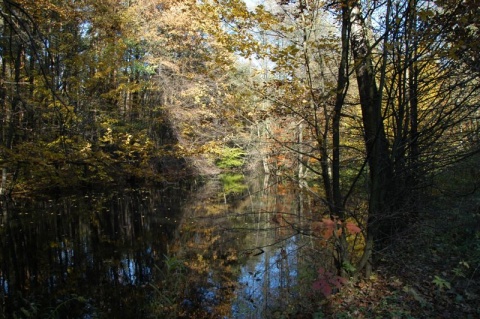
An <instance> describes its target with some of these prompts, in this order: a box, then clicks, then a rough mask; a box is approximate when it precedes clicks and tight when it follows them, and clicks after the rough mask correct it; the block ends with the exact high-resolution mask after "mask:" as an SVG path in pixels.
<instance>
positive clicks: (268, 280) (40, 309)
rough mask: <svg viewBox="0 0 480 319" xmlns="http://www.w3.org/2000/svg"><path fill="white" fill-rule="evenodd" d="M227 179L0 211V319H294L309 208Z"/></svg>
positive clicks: (309, 243)
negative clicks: (180, 318) (287, 316)
mask: <svg viewBox="0 0 480 319" xmlns="http://www.w3.org/2000/svg"><path fill="white" fill-rule="evenodd" d="M228 180H231V179H228V178H224V179H223V180H222V179H221V178H220V179H219V178H217V179H212V180H208V181H206V182H204V183H202V184H201V185H193V186H189V187H185V186H181V185H173V184H172V185H167V186H164V187H161V188H141V189H122V190H118V189H109V190H105V191H104V192H100V193H98V192H97V193H86V194H82V195H78V194H77V195H70V196H59V197H54V196H52V197H49V198H46V199H42V200H26V199H25V200H16V201H3V202H2V203H1V204H2V211H1V215H0V302H1V304H0V307H1V312H0V318H44V317H46V318H166V317H172V318H176V317H185V318H207V317H211V318H275V317H278V318H280V317H285V316H286V315H293V314H295V313H302V312H305V311H306V310H307V309H306V308H308V302H306V300H307V299H308V298H312V297H314V296H312V295H311V291H309V290H310V288H311V281H312V280H313V279H312V278H313V277H312V273H315V268H316V267H319V265H318V260H319V259H320V260H322V258H318V257H319V256H320V257H321V254H322V251H320V250H317V248H316V247H318V245H317V244H316V243H315V242H314V241H313V239H312V237H310V236H305V235H303V232H302V231H300V229H306V227H304V226H305V224H308V223H310V222H311V220H312V219H311V213H312V207H313V206H315V205H316V204H315V203H314V201H313V199H311V198H308V197H307V195H305V194H304V193H302V192H300V191H298V190H296V188H294V187H291V185H289V183H287V182H284V181H282V180H280V179H275V180H272V179H270V180H268V179H263V178H253V179H251V180H250V181H248V182H246V181H245V182H244V183H242V180H241V179H237V181H236V183H234V184H232V183H229V182H228ZM312 255H315V256H316V258H315V261H313V260H311V259H310V258H311V257H310V256H312ZM324 260H325V263H327V260H328V255H326V257H325V259H324ZM317 269H318V268H317Z"/></svg>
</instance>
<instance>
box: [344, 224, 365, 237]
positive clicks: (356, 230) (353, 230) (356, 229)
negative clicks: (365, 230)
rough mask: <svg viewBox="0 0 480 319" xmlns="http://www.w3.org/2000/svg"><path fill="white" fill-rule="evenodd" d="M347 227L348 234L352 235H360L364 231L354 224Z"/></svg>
mask: <svg viewBox="0 0 480 319" xmlns="http://www.w3.org/2000/svg"><path fill="white" fill-rule="evenodd" d="M345 227H346V228H347V230H348V232H349V233H350V234H352V235H354V234H358V233H360V232H361V231H362V230H361V229H360V227H358V226H357V225H355V224H354V223H350V222H349V223H347V224H346V225H345Z"/></svg>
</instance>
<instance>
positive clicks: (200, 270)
mask: <svg viewBox="0 0 480 319" xmlns="http://www.w3.org/2000/svg"><path fill="white" fill-rule="evenodd" d="M222 190H223V191H224V190H225V188H224V187H222V185H221V181H217V183H215V181H210V183H208V184H206V185H205V186H204V187H203V188H202V189H200V190H199V191H198V192H197V193H196V194H195V196H194V197H192V198H191V199H190V200H189V202H188V203H187V204H186V206H185V208H186V210H185V214H184V219H183V220H182V224H181V225H180V231H181V234H182V235H181V237H182V239H181V240H180V241H178V242H179V243H183V244H182V245H181V246H177V247H176V251H175V252H176V254H177V255H178V256H179V257H180V258H182V259H184V260H186V261H187V263H188V266H189V267H190V269H193V270H196V276H192V278H195V280H194V279H191V281H192V282H194V283H193V284H192V286H194V287H195V288H194V289H192V292H191V295H190V296H189V297H188V298H189V299H188V302H189V304H191V303H193V304H196V305H197V306H199V307H200V308H203V310H204V312H201V311H198V309H197V311H196V312H190V313H189V315H190V316H191V317H193V316H195V317H210V316H216V317H223V318H273V317H287V316H293V315H295V314H296V313H297V312H301V311H303V309H301V308H302V302H301V301H300V300H301V298H305V295H306V294H307V292H302V291H300V290H299V287H300V285H299V281H300V280H302V279H301V277H302V276H304V275H305V274H306V273H307V272H309V271H313V272H314V271H315V270H314V268H315V267H309V265H308V263H307V264H305V262H304V259H305V255H308V254H305V253H306V251H307V250H309V249H310V248H311V247H312V239H311V238H310V237H306V236H304V235H302V232H301V231H300V229H302V228H303V226H304V225H305V224H306V223H309V222H310V221H311V220H310V218H311V212H312V209H311V207H310V206H311V205H313V204H312V201H311V199H309V198H307V197H305V194H302V193H301V192H300V191H298V189H296V188H295V187H294V185H292V184H290V183H288V182H286V181H282V180H281V179H275V180H271V181H268V180H267V181H265V182H263V181H262V180H259V179H257V180H253V181H250V183H249V184H248V188H247V190H246V191H244V192H243V193H242V194H237V196H236V197H235V196H225V194H224V196H222V195H221V194H222ZM230 195H232V194H230ZM205 203H208V204H205ZM192 225H194V227H193V226H192ZM205 260H208V263H205V262H204V261H205ZM202 262H203V264H202ZM312 266H313V264H312ZM307 286H308V287H310V286H311V285H310V283H307ZM199 287H200V288H199ZM305 300H306V299H305Z"/></svg>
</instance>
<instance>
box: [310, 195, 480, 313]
mask: <svg viewBox="0 0 480 319" xmlns="http://www.w3.org/2000/svg"><path fill="white" fill-rule="evenodd" d="M456 190H458V191H457V192H456V193H455V194H454V195H455V196H449V194H450V195H453V193H452V192H450V193H449V194H447V193H445V192H444V193H442V196H437V197H436V198H435V200H432V201H430V203H429V208H430V209H429V211H430V213H425V214H424V215H422V216H421V218H419V219H418V220H417V221H416V222H415V223H414V224H412V226H411V227H410V228H409V229H408V231H406V232H405V233H403V234H401V235H400V236H399V239H398V240H396V241H394V243H393V244H392V246H391V247H390V249H389V253H388V254H385V255H384V256H382V258H380V260H379V262H378V264H377V268H376V271H375V273H374V275H373V276H372V277H371V278H370V279H369V280H362V281H357V282H355V283H350V284H349V285H347V286H345V287H344V288H343V289H342V290H341V291H340V292H339V293H337V294H335V295H332V296H330V297H329V299H328V301H327V302H326V303H325V304H324V306H323V308H322V313H318V315H317V318H472V319H473V318H480V196H479V195H478V193H479V191H478V190H477V191H476V192H474V191H475V189H474V191H472V192H470V194H469V195H465V196H458V195H459V193H460V192H459V191H461V189H459V188H456Z"/></svg>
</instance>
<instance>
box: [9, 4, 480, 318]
mask: <svg viewBox="0 0 480 319" xmlns="http://www.w3.org/2000/svg"><path fill="white" fill-rule="evenodd" d="M479 17H480V7H479V5H478V2H477V1H476V0H335V1H333V0H263V1H253V0H249V1H242V0H198V1H197V0H176V1H172V0H2V1H1V3H0V64H1V70H0V73H1V75H0V120H1V135H0V168H1V170H2V178H1V182H0V196H1V197H2V205H3V203H4V202H6V201H10V200H19V199H24V198H40V197H45V196H48V195H49V194H58V193H62V194H72V193H77V192H82V191H92V190H99V189H104V188H113V187H132V188H136V187H137V188H138V187H143V186H145V185H155V186H156V187H165V186H168V185H172V184H175V183H179V181H182V183H183V182H184V183H186V184H188V183H202V182H204V181H206V180H208V179H210V178H220V179H221V180H222V183H223V184H224V186H225V185H227V187H231V191H229V192H225V193H226V195H225V196H226V197H227V196H229V194H230V195H232V194H236V195H239V194H240V195H241V194H242V191H244V190H245V189H244V188H243V187H242V186H239V185H238V184H239V183H240V182H241V179H242V177H238V176H243V175H250V176H252V175H258V176H264V175H268V176H271V177H272V178H274V180H275V181H276V183H278V184H279V185H283V186H282V187H287V188H291V189H295V191H296V192H299V193H302V194H305V196H309V198H311V201H310V202H309V203H308V207H309V217H308V218H309V222H308V223H304V222H302V223H300V224H298V223H296V222H294V221H293V220H292V219H290V218H289V216H288V212H276V215H275V216H274V217H273V221H274V222H275V223H276V224H277V225H280V226H281V227H284V228H288V229H289V230H290V231H294V232H296V233H298V234H302V235H305V236H310V238H312V242H313V244H312V245H314V246H315V249H317V251H320V250H321V249H327V248H328V249H329V251H330V253H329V254H328V256H329V257H328V258H329V260H331V262H330V266H329V269H326V268H319V269H318V273H317V274H316V275H314V277H313V278H312V280H310V282H309V283H307V284H306V285H307V286H306V287H307V288H305V289H307V290H308V289H310V288H311V290H313V291H314V293H315V294H313V295H308V294H306V295H305V296H304V298H303V300H301V301H300V302H301V303H303V304H302V305H301V307H300V305H299V307H296V308H295V310H291V312H289V313H287V312H285V313H282V314H278V316H277V317H278V318H477V317H480V303H479V300H480V290H479V287H480V196H479V191H478V187H479V186H480V185H479V182H478V181H479V180H480V155H479V152H480V77H479V75H480V51H479V50H478V48H479V47H480V20H479ZM232 172H235V173H239V174H237V175H228V173H232ZM232 176H233V177H232ZM235 176H237V177H235ZM229 178H230V179H229ZM236 178H237V179H236ZM235 179H236V180H235ZM228 183H230V186H228ZM232 196H233V195H232ZM226 197H225V201H226ZM199 201H200V200H199ZM199 204H202V203H201V202H199ZM305 205H307V204H305ZM280 226H279V227H280ZM2 227H3V224H2ZM322 254H323V253H322ZM319 255H320V253H319ZM311 258H312V260H314V259H315V256H312V257H311ZM317 258H320V257H318V256H317ZM322 258H323V257H322ZM312 263H313V262H312ZM1 276H2V273H1V272H0V277H1ZM302 296H303V295H302ZM4 302H5V301H4ZM157 310H158V309H157ZM162 311H166V310H165V309H164V310H162ZM168 311H169V312H170V315H171V316H173V317H198V318H203V317H212V318H216V317H217V316H216V315H213V314H212V313H207V312H201V311H198V312H195V313H190V314H188V315H186V314H185V311H186V310H185V309H183V308H182V306H181V305H179V304H178V305H172V304H170V306H169V308H168ZM2 314H3V315H5V313H2ZM172 314H173V315H172ZM151 315H152V317H154V313H151ZM20 317H21V316H20ZM163 317H164V316H163V315H162V312H161V311H160V312H158V318H163ZM22 318H23V317H22ZM52 318H53V317H52Z"/></svg>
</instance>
